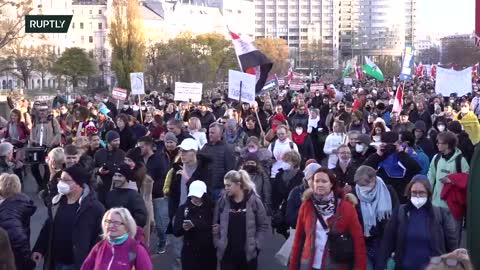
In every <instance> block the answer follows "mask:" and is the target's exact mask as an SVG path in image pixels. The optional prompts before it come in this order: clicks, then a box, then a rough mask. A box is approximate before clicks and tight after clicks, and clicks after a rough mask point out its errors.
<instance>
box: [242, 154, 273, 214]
mask: <svg viewBox="0 0 480 270" xmlns="http://www.w3.org/2000/svg"><path fill="white" fill-rule="evenodd" d="M242 169H243V170H245V171H246V172H248V175H249V176H250V179H251V180H252V182H253V183H255V189H256V191H257V193H258V195H259V196H260V198H261V199H262V202H263V205H264V206H265V210H266V211H267V215H268V216H271V215H272V214H271V211H272V186H271V184H270V177H268V174H267V173H266V172H265V170H264V169H263V167H262V165H261V164H260V161H259V160H258V157H257V155H256V154H255V153H249V154H248V155H247V157H246V158H245V160H244V162H243V165H242Z"/></svg>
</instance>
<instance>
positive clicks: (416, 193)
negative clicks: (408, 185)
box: [410, 191, 428, 198]
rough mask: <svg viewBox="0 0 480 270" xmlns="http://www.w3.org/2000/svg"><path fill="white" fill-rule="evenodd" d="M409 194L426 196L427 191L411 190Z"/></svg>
mask: <svg viewBox="0 0 480 270" xmlns="http://www.w3.org/2000/svg"><path fill="white" fill-rule="evenodd" d="M410 196H411V197H421V198H423V197H427V196H428V193H427V192H425V191H412V192H410Z"/></svg>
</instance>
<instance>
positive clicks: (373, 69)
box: [363, 56, 384, 82]
mask: <svg viewBox="0 0 480 270" xmlns="http://www.w3.org/2000/svg"><path fill="white" fill-rule="evenodd" d="M363 71H364V72H365V73H367V75H370V76H371V77H373V78H375V79H377V80H379V81H382V82H383V80H384V78H383V73H382V71H381V70H380V69H379V68H378V67H377V65H375V63H373V61H372V60H370V58H368V57H367V56H365V65H363Z"/></svg>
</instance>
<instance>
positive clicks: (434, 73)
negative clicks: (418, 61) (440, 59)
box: [430, 65, 437, 79]
mask: <svg viewBox="0 0 480 270" xmlns="http://www.w3.org/2000/svg"><path fill="white" fill-rule="evenodd" d="M436 76H437V65H432V68H431V69H430V77H432V78H433V79H435V77H436Z"/></svg>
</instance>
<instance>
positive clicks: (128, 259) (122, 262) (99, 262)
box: [81, 238, 153, 270]
mask: <svg viewBox="0 0 480 270" xmlns="http://www.w3.org/2000/svg"><path fill="white" fill-rule="evenodd" d="M133 267H135V268H133ZM132 269H137V270H153V266H152V260H151V259H150V255H149V254H148V251H147V249H146V248H145V247H144V246H143V245H142V244H141V243H140V242H137V241H136V240H134V239H131V238H129V239H128V240H127V241H126V242H125V243H123V244H122V245H119V246H112V245H111V244H110V243H109V242H108V240H102V241H100V242H98V243H97V244H96V245H95V246H94V247H93V249H92V250H91V251H90V254H88V257H87V259H86V260H85V262H83V265H82V268H81V270H132Z"/></svg>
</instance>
